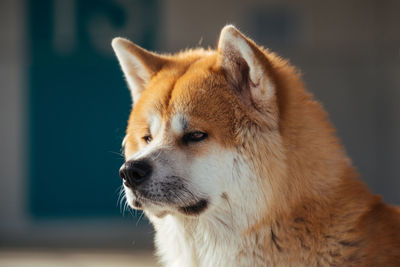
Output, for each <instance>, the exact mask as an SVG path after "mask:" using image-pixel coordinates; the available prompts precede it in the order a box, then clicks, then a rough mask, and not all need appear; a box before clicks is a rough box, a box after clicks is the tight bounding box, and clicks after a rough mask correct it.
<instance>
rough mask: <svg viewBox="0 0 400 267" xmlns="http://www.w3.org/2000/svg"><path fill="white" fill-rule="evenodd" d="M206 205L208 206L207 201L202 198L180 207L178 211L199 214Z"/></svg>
mask: <svg viewBox="0 0 400 267" xmlns="http://www.w3.org/2000/svg"><path fill="white" fill-rule="evenodd" d="M207 206H208V201H207V200H205V199H202V200H200V201H198V202H197V203H196V204H194V205H190V206H186V207H180V208H179V211H180V212H182V213H184V214H186V215H199V214H200V213H202V212H203V211H204V210H205V209H207Z"/></svg>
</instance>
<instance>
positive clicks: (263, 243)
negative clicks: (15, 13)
mask: <svg viewBox="0 0 400 267" xmlns="http://www.w3.org/2000/svg"><path fill="white" fill-rule="evenodd" d="M112 47H113V49H114V51H115V53H116V56H117V58H118V60H119V63H120V66H121V68H122V71H123V73H124V76H125V78H126V81H127V84H128V86H129V88H130V92H131V96H132V101H133V108H132V111H131V114H130V117H129V121H128V127H127V131H126V136H125V138H124V140H123V151H124V155H125V163H124V164H123V165H122V167H121V169H120V171H119V174H120V176H121V178H122V179H123V187H124V191H125V194H126V199H127V202H128V204H129V205H130V207H132V208H134V209H140V210H143V211H144V213H145V214H146V215H147V217H148V218H149V220H150V221H151V222H152V224H153V225H154V228H155V230H156V235H155V243H156V248H157V254H158V255H159V258H160V261H161V262H162V263H163V265H164V266H186V267H187V266H400V212H399V210H398V209H397V208H396V207H391V206H389V205H387V204H385V203H384V202H383V201H382V200H381V198H380V197H379V196H375V195H373V194H372V193H371V192H370V191H369V190H368V189H367V188H366V186H365V185H364V184H363V183H362V182H361V181H360V180H359V178H358V176H359V175H358V174H357V171H356V170H355V168H354V167H353V166H352V164H351V162H350V160H349V158H348V156H347V155H346V152H345V150H344V148H343V146H342V145H341V143H340V141H339V140H338V138H337V137H336V135H335V129H334V127H333V126H332V124H331V123H330V121H329V119H328V117H327V114H326V112H325V111H324V109H323V108H322V106H321V105H320V104H319V103H318V102H317V101H315V100H314V99H313V97H312V96H311V94H310V93H308V92H307V91H306V90H305V89H304V86H303V83H302V80H301V77H300V74H299V72H298V71H297V70H296V69H295V68H294V67H293V66H291V65H290V64H289V62H288V61H287V60H284V59H282V58H280V57H279V56H277V55H276V54H274V53H272V52H270V51H269V50H268V49H264V48H263V47H261V46H258V45H257V44H256V43H255V42H254V41H252V40H251V39H249V38H248V37H246V36H245V35H244V34H243V33H241V32H240V31H239V30H238V29H237V28H235V27H234V26H232V25H227V26H225V27H224V28H223V29H222V31H221V34H220V37H219V41H218V45H217V49H216V50H212V49H208V50H205V49H193V50H186V51H182V52H179V53H177V54H173V55H167V54H165V55H161V54H157V53H152V52H149V51H147V50H145V49H143V48H141V47H139V46H137V45H135V44H133V43H131V42H130V41H128V40H126V39H123V38H115V39H113V41H112Z"/></svg>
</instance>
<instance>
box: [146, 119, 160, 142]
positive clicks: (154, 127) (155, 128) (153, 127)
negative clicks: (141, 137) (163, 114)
mask: <svg viewBox="0 0 400 267" xmlns="http://www.w3.org/2000/svg"><path fill="white" fill-rule="evenodd" d="M148 123H149V125H150V134H151V136H153V137H154V136H156V135H157V133H158V132H159V130H160V128H161V118H160V116H158V115H152V116H150V118H149V121H148Z"/></svg>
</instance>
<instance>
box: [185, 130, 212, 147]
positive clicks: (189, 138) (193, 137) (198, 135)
mask: <svg viewBox="0 0 400 267" xmlns="http://www.w3.org/2000/svg"><path fill="white" fill-rule="evenodd" d="M207 137H208V134H207V133H204V132H200V131H195V132H191V133H187V134H185V135H184V136H183V137H182V141H183V143H184V144H187V143H189V142H200V141H202V140H204V139H206V138H207Z"/></svg>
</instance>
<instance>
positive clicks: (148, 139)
mask: <svg viewBox="0 0 400 267" xmlns="http://www.w3.org/2000/svg"><path fill="white" fill-rule="evenodd" d="M142 139H143V140H144V141H145V142H146V143H147V144H148V143H150V142H151V141H152V140H153V137H151V135H145V136H143V137H142Z"/></svg>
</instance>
